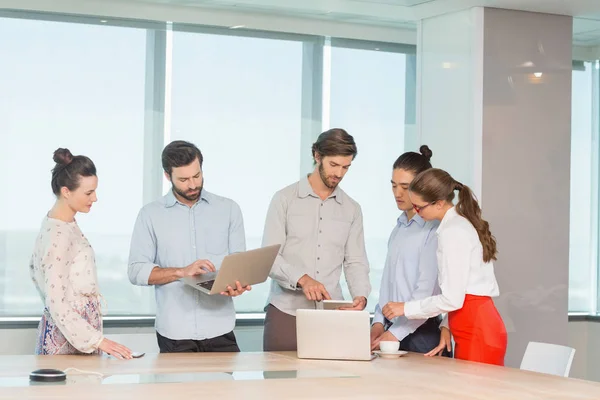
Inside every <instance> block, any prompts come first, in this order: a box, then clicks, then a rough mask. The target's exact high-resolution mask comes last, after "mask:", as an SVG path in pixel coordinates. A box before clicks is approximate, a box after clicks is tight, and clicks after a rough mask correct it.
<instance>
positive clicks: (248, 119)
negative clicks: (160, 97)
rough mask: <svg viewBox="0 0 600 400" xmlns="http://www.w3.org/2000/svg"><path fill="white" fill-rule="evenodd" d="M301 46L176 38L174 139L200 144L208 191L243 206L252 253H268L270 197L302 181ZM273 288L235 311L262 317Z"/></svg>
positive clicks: (190, 35)
mask: <svg viewBox="0 0 600 400" xmlns="http://www.w3.org/2000/svg"><path fill="white" fill-rule="evenodd" d="M302 46H303V44H302V42H298V41H289V40H274V39H261V38H249V37H239V36H222V35H214V34H203V33H195V32H174V33H173V86H172V128H171V138H172V139H183V140H189V141H191V142H193V143H195V144H196V145H197V146H198V147H199V148H200V150H201V151H202V153H203V156H204V168H203V170H204V177H205V185H204V187H205V188H206V190H208V191H210V192H212V193H215V194H218V195H221V196H225V197H228V198H231V199H233V200H235V201H236V202H237V203H238V204H239V205H240V207H241V209H242V213H243V216H244V225H245V230H246V247H247V248H248V249H252V248H257V247H260V245H261V241H262V233H263V228H264V224H265V216H266V214H267V208H268V206H269V202H270V201H271V197H272V196H273V195H274V194H275V192H276V191H278V190H280V189H282V188H284V187H285V186H287V185H290V184H292V183H293V182H295V181H297V180H298V178H299V176H300V155H301V154H300V152H301V149H300V136H301V131H300V127H301V117H302V113H301V100H302ZM275 55H276V56H275ZM168 187H169V188H170V185H168ZM269 285H270V282H267V283H263V284H261V285H257V286H256V287H255V288H254V290H252V291H251V292H249V293H247V294H245V295H244V296H243V298H241V297H240V298H236V299H235V301H236V310H237V311H238V312H252V311H254V312H257V311H262V310H263V308H264V307H265V305H266V301H267V294H268V290H269Z"/></svg>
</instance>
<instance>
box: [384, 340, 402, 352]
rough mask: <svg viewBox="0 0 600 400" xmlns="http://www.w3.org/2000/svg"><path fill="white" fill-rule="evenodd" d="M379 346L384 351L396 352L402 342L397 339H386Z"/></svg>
mask: <svg viewBox="0 0 600 400" xmlns="http://www.w3.org/2000/svg"><path fill="white" fill-rule="evenodd" d="M379 348H380V349H381V351H382V352H383V353H395V352H397V351H398V349H400V342H399V341H397V340H393V341H392V340H385V341H382V342H379Z"/></svg>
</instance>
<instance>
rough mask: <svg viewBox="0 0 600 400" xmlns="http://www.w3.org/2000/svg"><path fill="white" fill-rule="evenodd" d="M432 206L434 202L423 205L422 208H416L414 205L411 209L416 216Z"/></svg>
mask: <svg viewBox="0 0 600 400" xmlns="http://www.w3.org/2000/svg"><path fill="white" fill-rule="evenodd" d="M432 204H435V201H432V202H431V203H428V204H425V205H424V206H417V205H416V204H413V209H414V210H415V212H416V213H417V214H419V213H420V212H421V211H422V210H423V209H424V208H427V207H429V206H430V205H432Z"/></svg>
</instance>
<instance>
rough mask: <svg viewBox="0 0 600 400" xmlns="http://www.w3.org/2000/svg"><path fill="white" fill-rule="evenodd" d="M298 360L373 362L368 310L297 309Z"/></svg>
mask: <svg viewBox="0 0 600 400" xmlns="http://www.w3.org/2000/svg"><path fill="white" fill-rule="evenodd" d="M296 336H297V340H298V358H312V359H321V360H357V361H370V360H372V359H373V358H375V356H374V355H372V354H371V320H370V315H369V312H368V311H350V310H297V311H296Z"/></svg>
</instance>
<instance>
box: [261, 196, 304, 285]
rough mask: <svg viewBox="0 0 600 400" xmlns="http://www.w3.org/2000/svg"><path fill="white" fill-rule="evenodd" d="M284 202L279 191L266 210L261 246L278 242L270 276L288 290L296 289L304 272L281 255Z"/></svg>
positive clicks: (284, 213) (283, 238) (283, 237)
mask: <svg viewBox="0 0 600 400" xmlns="http://www.w3.org/2000/svg"><path fill="white" fill-rule="evenodd" d="M285 221H286V202H285V198H284V197H283V196H282V195H281V193H277V194H276V195H275V196H274V197H273V200H271V204H270V205H269V210H268V211H267V218H266V221H265V229H264V234H263V242H262V245H263V246H271V245H274V244H280V245H281V248H280V249H279V254H278V255H277V257H276V258H275V262H274V263H273V268H271V273H270V275H269V276H270V277H271V279H273V280H274V281H275V282H277V283H278V284H279V285H280V286H281V287H282V288H284V289H288V290H296V289H297V285H298V280H300V278H301V277H302V276H303V275H304V274H305V272H304V271H303V270H302V269H301V268H298V267H295V266H293V265H291V264H289V263H288V262H287V261H286V260H285V259H284V258H283V256H282V255H281V253H282V252H283V248H284V245H285V242H286V236H287V235H286V230H285Z"/></svg>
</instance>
